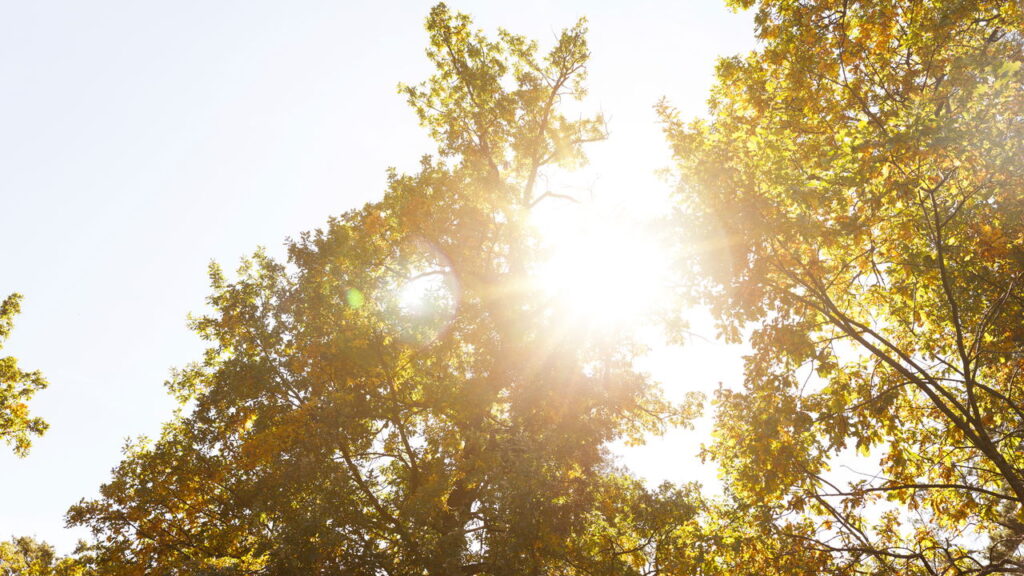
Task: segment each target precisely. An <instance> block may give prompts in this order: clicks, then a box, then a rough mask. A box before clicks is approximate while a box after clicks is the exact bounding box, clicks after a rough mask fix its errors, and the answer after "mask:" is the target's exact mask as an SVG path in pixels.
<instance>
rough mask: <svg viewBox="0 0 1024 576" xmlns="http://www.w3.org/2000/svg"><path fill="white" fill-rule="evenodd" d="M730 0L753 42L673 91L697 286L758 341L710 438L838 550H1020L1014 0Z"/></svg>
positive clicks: (1001, 565)
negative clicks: (704, 88) (686, 90)
mask: <svg viewBox="0 0 1024 576" xmlns="http://www.w3.org/2000/svg"><path fill="white" fill-rule="evenodd" d="M732 4H733V6H736V7H741V8H750V7H752V6H755V5H756V10H757V16H756V22H757V35H758V37H759V39H760V41H761V44H760V47H759V49H758V50H756V51H755V52H753V53H751V54H750V55H749V56H747V57H742V58H740V57H737V58H731V59H726V60H723V61H722V62H720V64H719V67H718V82H717V85H716V87H715V88H714V92H713V96H712V99H711V115H710V117H709V118H708V119H706V120H701V121H695V122H690V123H685V122H682V121H680V120H679V119H678V114H677V113H676V112H675V111H673V110H672V109H670V108H669V107H667V106H666V107H663V108H662V113H663V115H664V117H665V119H666V122H667V126H668V134H669V138H670V140H671V143H672V145H673V147H674V151H675V156H676V158H677V160H678V165H679V168H680V172H681V176H682V185H681V187H680V191H679V198H680V203H681V206H682V212H683V213H684V214H685V222H686V229H687V231H688V233H689V234H691V237H690V239H689V242H691V245H692V246H693V247H694V250H693V251H694V253H695V255H696V256H697V257H696V258H695V260H694V265H695V270H693V272H696V275H695V276H694V277H695V278H698V280H697V281H696V282H694V283H692V284H691V285H692V287H693V289H694V293H695V294H696V295H697V296H698V297H699V298H700V299H701V300H702V301H703V302H705V303H707V304H708V305H710V306H711V308H712V309H713V310H714V311H715V313H716V315H717V318H718V320H719V323H720V326H721V330H722V331H723V333H724V334H725V335H726V336H727V337H729V338H731V339H734V340H738V339H740V338H741V337H743V336H749V341H750V344H751V346H752V348H753V352H752V354H751V355H750V356H748V357H747V359H746V370H745V380H744V386H743V389H742V390H728V389H723V390H721V391H720V392H719V393H718V395H717V404H718V416H717V423H716V431H715V441H714V444H713V445H712V446H710V447H709V448H708V450H707V455H708V456H710V457H712V458H714V459H715V460H716V461H717V462H718V463H719V464H720V466H721V467H722V469H723V471H724V473H725V476H726V479H727V486H728V489H729V491H730V494H731V495H732V496H734V497H735V498H736V499H737V501H738V502H739V503H740V504H741V505H742V506H744V507H746V508H747V509H748V510H750V511H751V514H752V515H754V516H753V517H755V518H759V519H764V521H765V522H766V524H764V526H768V527H770V528H771V530H770V533H771V535H772V537H773V538H781V539H789V541H790V542H791V543H793V545H796V544H801V546H800V547H801V548H802V549H803V550H804V551H805V553H806V554H807V555H808V556H810V555H815V554H821V553H827V554H828V555H829V556H830V557H831V558H832V567H831V568H829V570H830V571H834V572H836V573H843V574H854V573H856V574H865V573H879V574H881V573H885V574H931V575H938V574H944V575H945V574H992V573H1011V572H1012V573H1020V572H1021V571H1024V557H1022V556H1021V552H1020V550H1019V545H1020V543H1021V539H1022V538H1024V530H1022V526H1024V522H1022V521H1024V509H1022V505H1024V451H1022V450H1021V446H1022V444H1021V442H1022V439H1024V437H1022V434H1024V386H1022V382H1021V370H1022V368H1024V324H1022V323H1021V317H1022V313H1024V172H1022V171H1021V158H1024V86H1022V80H1024V70H1021V63H1022V61H1024V36H1022V34H1024V20H1022V18H1024V15H1022V13H1021V5H1020V3H1018V2H1011V1H1000V0H935V1H930V2H917V1H911V2H896V3H891V2H873V1H860V0H822V1H814V2H810V1H807V2H804V1H794V0H760V1H753V0H738V1H734V2H733V3H732ZM854 449H856V451H857V452H859V454H860V456H859V457H855V456H854V455H853V452H854ZM838 457H841V458H842V460H841V462H845V463H846V464H847V465H848V466H849V467H850V468H853V469H854V470H858V471H860V472H863V473H864V474H845V475H843V474H839V473H838V470H836V469H831V468H830V466H831V465H834V464H835V463H836V461H837V458H838ZM781 572H783V570H781V569H780V570H778V571H776V573H781ZM787 573H788V572H787Z"/></svg>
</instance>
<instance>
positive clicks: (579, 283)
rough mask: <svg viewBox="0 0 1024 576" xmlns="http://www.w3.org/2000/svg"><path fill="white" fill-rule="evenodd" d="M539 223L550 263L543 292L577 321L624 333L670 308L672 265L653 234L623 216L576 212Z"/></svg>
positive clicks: (542, 276) (541, 272)
mask: <svg viewBox="0 0 1024 576" xmlns="http://www.w3.org/2000/svg"><path fill="white" fill-rule="evenodd" d="M574 208H575V209H572V208H570V209H567V210H564V211H561V212H562V214H561V216H560V217H558V218H556V219H551V220H550V221H547V222H543V221H542V222H539V223H538V229H539V230H540V232H541V235H542V237H543V242H544V243H545V244H546V245H548V246H550V258H549V259H548V261H547V262H546V263H545V264H544V265H543V266H541V267H540V268H539V269H538V282H539V285H540V287H541V288H542V289H543V290H544V291H545V292H547V293H548V294H550V295H551V296H552V297H553V298H555V300H556V302H557V304H558V306H559V307H560V308H562V309H563V310H565V311H568V312H569V313H570V314H571V315H572V316H573V317H574V318H575V319H577V320H581V321H584V322H586V323H587V324H590V325H592V326H595V327H603V328H623V327H627V326H633V325H636V324H637V323H638V322H639V320H640V319H641V317H642V316H643V315H644V314H646V313H649V312H652V311H653V310H655V309H656V308H657V307H659V306H660V305H661V304H664V301H665V297H666V295H667V293H668V289H667V281H668V272H669V265H670V261H669V258H668V256H667V252H666V250H665V249H664V247H663V246H662V245H661V243H660V242H659V241H658V239H657V237H656V236H655V234H654V232H653V231H652V230H650V228H649V227H648V228H646V229H645V228H644V227H642V226H641V225H640V224H639V223H637V222H635V221H630V220H628V219H627V218H626V217H624V216H623V215H622V213H621V212H616V211H612V210H597V209H595V208H589V209H588V208H584V207H580V206H575V207H574Z"/></svg>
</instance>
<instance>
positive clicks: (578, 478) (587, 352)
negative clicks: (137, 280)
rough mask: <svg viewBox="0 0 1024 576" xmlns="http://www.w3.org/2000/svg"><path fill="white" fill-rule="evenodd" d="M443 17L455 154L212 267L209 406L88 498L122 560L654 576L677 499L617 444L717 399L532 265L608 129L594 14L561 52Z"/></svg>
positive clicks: (144, 566) (434, 46) (185, 387)
mask: <svg viewBox="0 0 1024 576" xmlns="http://www.w3.org/2000/svg"><path fill="white" fill-rule="evenodd" d="M427 31H428V33H429V38H430V44H429V48H428V50H427V55H428V57H429V58H430V59H431V61H432V62H433V63H434V65H435V66H436V73H435V74H434V76H432V77H431V78H430V79H429V80H428V81H427V82H425V83H424V84H422V85H420V86H412V87H403V88H401V90H402V92H403V93H404V94H405V95H406V96H407V97H408V99H409V102H410V104H411V105H412V106H413V108H414V109H415V110H416V112H417V113H418V114H419V117H420V119H421V121H422V123H423V124H424V125H425V126H426V127H427V128H428V129H429V130H430V133H431V135H432V136H433V137H434V138H435V139H436V140H437V142H438V145H439V148H438V155H437V156H436V157H433V158H431V157H427V158H425V159H424V160H423V162H422V166H421V168H420V170H419V172H418V173H416V174H413V175H399V174H397V173H393V174H391V177H390V183H389V187H388V191H387V193H386V195H385V197H384V199H383V200H382V201H380V202H378V203H374V204H370V205H367V206H366V207H365V208H363V209H361V210H357V211H353V212H350V213H348V214H345V215H344V216H342V217H340V218H337V219H334V220H332V221H331V222H330V225H329V226H328V227H327V229H326V230H318V231H316V232H313V233H308V234H304V235H302V237H301V238H300V239H299V240H297V241H294V242H290V243H289V245H288V250H289V259H288V264H282V263H278V262H275V261H274V260H272V259H271V258H269V257H267V256H266V255H264V254H262V253H258V254H256V255H255V256H254V257H252V258H251V259H249V260H247V261H246V262H245V264H244V265H243V267H242V269H241V270H240V271H239V278H238V279H237V280H234V281H228V280H227V279H226V278H225V276H224V275H223V274H222V273H221V271H220V270H219V269H218V268H216V267H213V268H212V272H211V277H212V281H213V288H214V293H213V295H212V296H211V297H210V304H211V305H212V308H213V312H212V313H211V314H209V315H208V316H204V317H201V318H198V319H196V320H195V321H194V326H195V329H196V330H197V331H198V332H199V333H200V334H201V335H202V336H203V337H204V338H206V339H207V340H209V341H210V342H211V343H212V346H211V348H210V349H209V350H208V351H207V353H206V355H205V357H204V359H203V360H202V361H201V362H199V363H197V364H195V365H192V366H190V367H188V368H187V369H185V370H182V371H181V372H180V373H178V374H177V375H176V377H175V378H174V379H173V380H172V381H171V382H170V388H171V389H172V391H174V392H175V393H176V394H178V395H179V397H180V398H181V400H182V401H183V402H185V403H186V405H187V406H189V413H188V414H187V415H186V416H182V417H180V418H178V419H176V420H175V421H173V422H171V423H170V424H168V425H167V427H166V428H165V430H164V433H163V434H162V436H161V438H160V439H159V440H158V441H156V442H155V443H145V442H142V443H138V444H134V445H132V446H129V448H128V449H127V452H126V457H125V460H124V461H123V462H122V463H121V464H120V465H119V466H118V467H117V469H116V470H115V471H114V477H113V479H112V480H111V481H110V482H109V483H108V484H106V485H104V486H103V487H102V489H101V497H100V498H99V499H96V500H91V501H83V502H81V503H80V504H78V505H77V506H75V507H74V508H73V509H72V510H71V511H70V512H69V517H68V518H69V522H70V523H71V524H75V525H85V526H89V527H90V528H91V529H92V530H93V532H94V534H95V535H96V537H97V545H96V549H95V553H96V558H97V567H98V568H99V569H100V573H103V574H126V575H127V574H140V575H141V574H153V573H160V574H195V573H200V572H202V573H225V574H243V573H244V574H254V573H259V574H388V575H394V576H398V575H416V576H422V575H423V574H432V575H441V574H444V575H451V574H464V575H470V574H490V575H504V574H509V575H513V574H514V575H523V574H538V575H539V574H556V573H557V574H576V573H580V574H582V573H588V574H640V573H644V572H645V571H646V568H645V567H646V566H648V565H650V563H651V561H652V558H653V556H652V555H651V553H650V552H649V551H650V549H652V547H653V546H654V543H655V542H666V543H667V542H669V540H670V538H669V536H670V533H671V529H670V528H667V527H666V525H667V524H668V523H669V520H667V519H664V518H661V519H647V520H641V519H638V518H634V517H633V516H627V513H628V511H626V510H623V508H622V506H623V505H624V504H625V503H628V502H634V501H635V502H642V501H650V500H651V499H653V498H657V497H658V496H657V495H655V494H654V493H651V492H648V491H647V490H646V489H645V488H644V487H643V486H642V485H641V484H640V483H639V482H637V481H636V480H632V479H630V478H628V477H626V476H623V475H622V474H621V473H619V472H617V471H616V470H615V469H614V468H613V467H612V465H611V462H610V460H609V456H608V454H607V451H606V448H605V445H606V444H607V443H608V442H609V441H611V440H614V439H617V438H621V437H623V436H630V437H633V438H639V437H640V436H641V435H642V434H644V433H646V432H648V431H653V430H657V429H659V428H661V427H663V426H665V425H667V424H671V423H674V422H680V421H682V420H684V419H685V418H686V417H688V416H690V415H691V414H692V411H693V408H694V406H695V405H696V403H695V402H692V401H691V402H688V403H687V404H686V405H684V406H681V407H673V406H671V405H669V404H668V403H666V402H665V401H664V400H662V399H661V398H660V397H659V395H658V394H657V392H656V388H655V387H654V386H653V384H652V382H650V381H649V380H648V379H647V377H646V376H644V375H643V374H640V373H637V372H635V371H633V369H632V366H631V362H630V360H631V353H632V348H631V344H630V343H629V342H626V341H622V342H618V343H614V344H609V343H608V342H606V341H604V340H602V341H600V342H598V341H597V340H596V339H595V338H590V337H588V335H587V333H586V332H582V331H579V330H573V327H572V326H567V324H569V321H568V320H567V318H568V317H569V314H568V313H564V312H563V311H560V310H559V308H558V307H557V306H556V305H555V304H553V303H552V302H551V301H549V300H547V299H545V297H544V296H543V294H544V293H543V291H541V290H539V289H537V288H536V287H535V286H534V282H533V274H534V272H535V261H536V258H537V255H538V253H539V251H540V250H541V247H540V245H539V243H538V241H537V238H536V237H535V234H534V233H533V232H532V231H531V229H530V227H529V226H528V225H527V219H528V216H529V213H530V211H531V210H532V209H533V208H534V206H535V205H536V204H537V203H538V202H541V201H543V200H545V199H546V198H547V196H545V194H542V193H538V190H537V188H538V182H539V181H540V178H541V176H542V175H543V173H544V171H545V170H548V169H550V168H551V167H561V168H566V167H572V166H573V165H575V164H577V163H579V162H581V161H582V160H583V153H582V145H583V144H584V143H586V142H588V141H592V140H596V139H600V138H603V137H604V133H603V129H602V127H603V124H602V123H601V121H600V119H599V118H582V119H571V118H569V117H567V116H565V115H564V114H562V113H561V112H560V111H559V107H560V104H561V103H562V101H563V100H565V99H567V98H579V97H581V96H582V95H583V80H584V78H585V71H586V68H585V66H586V62H587V58H588V56H589V54H588V50H587V45H586V42H585V28H584V26H583V23H582V22H581V23H579V24H577V25H576V26H574V27H573V28H570V29H568V30H565V31H564V32H562V33H561V35H560V36H559V37H558V39H557V42H556V43H555V45H554V47H553V48H552V49H551V50H550V51H549V52H547V54H545V55H543V56H540V55H538V47H537V45H536V44H535V43H533V42H531V41H528V40H527V39H525V38H523V37H520V36H517V35H514V34H511V33H509V32H506V31H501V32H499V34H498V38H497V40H491V39H489V38H487V37H485V36H484V35H482V34H481V33H480V32H478V31H475V30H474V29H473V28H472V26H471V22H470V20H469V18H468V17H467V16H465V15H461V14H456V13H452V12H450V11H449V10H448V9H447V8H446V7H445V6H444V5H438V6H437V7H435V8H434V9H433V10H432V11H431V13H430V16H429V18H428V20H427ZM663 493H664V494H665V495H666V496H665V497H666V498H669V497H671V498H674V499H675V500H679V501H680V502H681V501H682V499H684V497H685V494H683V493H681V492H678V493H677V492H673V491H670V490H669V489H667V488H666V489H665V491H664V492H663ZM645 499H646V500H645ZM656 508H657V507H656V506H653V505H649V506H648V509H651V510H654V509H656ZM674 509H676V510H679V512H680V515H681V516H683V515H685V514H686V513H692V510H691V509H690V508H687V507H686V506H684V505H683V504H678V505H676V507H675V508H674ZM688 511H689V512H688ZM642 531H647V532H649V533H650V534H651V535H652V536H651V537H650V538H646V539H645V538H643V537H638V536H637V534H639V533H641V532H642ZM638 543H641V544H642V545H640V544H638ZM666 545H667V544H666Z"/></svg>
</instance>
